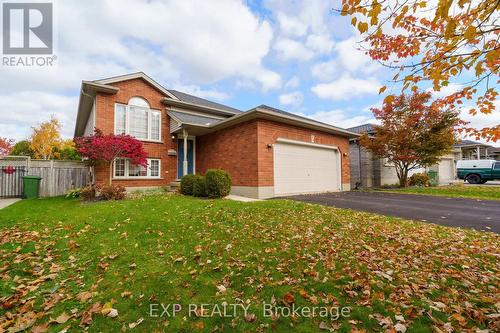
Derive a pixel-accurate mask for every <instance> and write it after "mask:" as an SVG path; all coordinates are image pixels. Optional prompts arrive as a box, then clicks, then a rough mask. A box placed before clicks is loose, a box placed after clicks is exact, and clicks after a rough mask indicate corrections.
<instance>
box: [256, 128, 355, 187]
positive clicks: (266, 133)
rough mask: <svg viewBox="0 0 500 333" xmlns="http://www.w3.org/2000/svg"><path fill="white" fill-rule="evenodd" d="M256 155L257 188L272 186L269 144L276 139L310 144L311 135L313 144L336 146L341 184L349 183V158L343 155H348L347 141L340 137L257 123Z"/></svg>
mask: <svg viewBox="0 0 500 333" xmlns="http://www.w3.org/2000/svg"><path fill="white" fill-rule="evenodd" d="M257 128H258V155H259V167H258V175H259V177H258V178H259V186H273V185H274V169H273V166H274V161H273V158H274V156H273V149H272V148H267V145H268V144H269V143H275V142H276V139H278V138H285V139H290V140H297V141H305V142H312V141H311V135H314V143H319V144H325V145H333V146H338V147H339V149H340V151H341V159H342V183H343V184H345V183H349V177H350V172H349V157H348V156H343V153H349V139H348V138H346V137H342V136H337V135H333V134H328V133H324V132H319V131H315V130H310V129H304V128H300V127H295V126H290V125H286V124H281V123H277V122H273V121H269V120H259V121H258V125H257Z"/></svg>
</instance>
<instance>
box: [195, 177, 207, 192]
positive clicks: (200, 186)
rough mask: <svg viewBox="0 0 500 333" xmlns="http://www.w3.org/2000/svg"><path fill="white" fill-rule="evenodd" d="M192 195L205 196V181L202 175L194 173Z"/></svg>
mask: <svg viewBox="0 0 500 333" xmlns="http://www.w3.org/2000/svg"><path fill="white" fill-rule="evenodd" d="M193 196H195V197H206V196H207V182H206V179H205V177H204V176H200V175H196V177H195V178H194V183H193Z"/></svg>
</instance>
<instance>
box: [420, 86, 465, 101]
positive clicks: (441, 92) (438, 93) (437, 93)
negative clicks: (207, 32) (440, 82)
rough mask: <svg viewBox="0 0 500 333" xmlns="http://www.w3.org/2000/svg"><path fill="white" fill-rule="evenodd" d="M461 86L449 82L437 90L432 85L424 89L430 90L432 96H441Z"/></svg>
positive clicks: (451, 92)
mask: <svg viewBox="0 0 500 333" xmlns="http://www.w3.org/2000/svg"><path fill="white" fill-rule="evenodd" d="M462 88H463V87H462V86H461V85H459V84H455V83H451V84H449V85H447V86H445V87H441V90H439V91H434V89H433V88H432V87H431V88H429V89H427V90H426V91H428V92H431V93H432V97H433V98H441V97H446V96H448V95H451V94H453V93H456V92H457V91H459V90H460V89H462Z"/></svg>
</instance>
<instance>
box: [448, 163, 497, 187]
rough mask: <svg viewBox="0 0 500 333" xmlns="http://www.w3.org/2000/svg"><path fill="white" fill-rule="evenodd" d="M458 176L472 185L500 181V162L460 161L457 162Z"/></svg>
mask: <svg viewBox="0 0 500 333" xmlns="http://www.w3.org/2000/svg"><path fill="white" fill-rule="evenodd" d="M457 176H458V178H460V179H464V180H467V181H468V182H469V183H470V184H484V183H486V182H487V181H488V180H500V161H495V160H460V161H457Z"/></svg>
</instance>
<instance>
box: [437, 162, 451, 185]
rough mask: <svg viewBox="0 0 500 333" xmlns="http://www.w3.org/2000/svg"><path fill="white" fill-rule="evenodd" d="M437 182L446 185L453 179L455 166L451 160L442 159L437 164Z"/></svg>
mask: <svg viewBox="0 0 500 333" xmlns="http://www.w3.org/2000/svg"><path fill="white" fill-rule="evenodd" d="M438 170H439V182H440V183H448V182H451V181H453V180H454V178H455V164H454V162H453V160H451V159H442V160H441V161H440V162H439V164H438Z"/></svg>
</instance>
